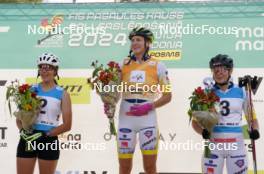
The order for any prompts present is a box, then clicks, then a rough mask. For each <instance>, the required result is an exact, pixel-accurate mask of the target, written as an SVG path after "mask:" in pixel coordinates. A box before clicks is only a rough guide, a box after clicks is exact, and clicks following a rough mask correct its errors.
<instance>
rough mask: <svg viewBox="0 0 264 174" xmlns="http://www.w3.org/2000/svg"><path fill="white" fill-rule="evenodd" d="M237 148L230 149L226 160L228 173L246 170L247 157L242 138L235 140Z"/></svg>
mask: <svg viewBox="0 0 264 174" xmlns="http://www.w3.org/2000/svg"><path fill="white" fill-rule="evenodd" d="M237 147H238V148H237V149H236V150H230V151H229V152H230V153H229V155H228V157H227V160H226V167H227V173H228V174H246V173H247V170H248V159H247V155H246V150H245V146H244V141H243V138H240V140H239V141H238V142H237Z"/></svg>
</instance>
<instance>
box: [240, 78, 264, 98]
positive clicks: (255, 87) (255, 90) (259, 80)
mask: <svg viewBox="0 0 264 174" xmlns="http://www.w3.org/2000/svg"><path fill="white" fill-rule="evenodd" d="M243 79H244V77H238V81H239V82H241V80H243ZM253 79H255V78H253ZM262 79H263V77H256V79H255V80H253V81H255V85H254V87H253V85H252V92H253V94H254V95H255V94H256V93H257V91H258V89H259V85H260V84H261V82H262Z"/></svg>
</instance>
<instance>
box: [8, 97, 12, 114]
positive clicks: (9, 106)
mask: <svg viewBox="0 0 264 174" xmlns="http://www.w3.org/2000/svg"><path fill="white" fill-rule="evenodd" d="M8 109H9V114H10V116H12V110H11V103H10V100H9V101H8Z"/></svg>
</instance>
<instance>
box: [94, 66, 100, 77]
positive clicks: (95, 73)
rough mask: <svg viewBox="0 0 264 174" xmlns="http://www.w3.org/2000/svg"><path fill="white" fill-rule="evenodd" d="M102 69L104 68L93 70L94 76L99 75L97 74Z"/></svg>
mask: <svg viewBox="0 0 264 174" xmlns="http://www.w3.org/2000/svg"><path fill="white" fill-rule="evenodd" d="M100 70H102V68H100V67H98V68H96V69H95V70H94V71H93V75H92V77H93V78H94V77H95V76H97V74H98V72H99V71H100Z"/></svg>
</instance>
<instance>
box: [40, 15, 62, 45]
mask: <svg viewBox="0 0 264 174" xmlns="http://www.w3.org/2000/svg"><path fill="white" fill-rule="evenodd" d="M63 20H64V19H63V15H55V16H53V17H52V18H51V19H48V18H43V19H41V20H40V28H41V29H42V30H43V31H46V32H48V35H47V36H45V37H44V38H41V39H39V40H38V41H37V47H62V46H63V36H62V35H61V34H63V33H62V32H58V31H57V32H54V31H55V30H56V29H57V27H59V26H60V25H61V24H62V23H63ZM56 44H57V45H56Z"/></svg>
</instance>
